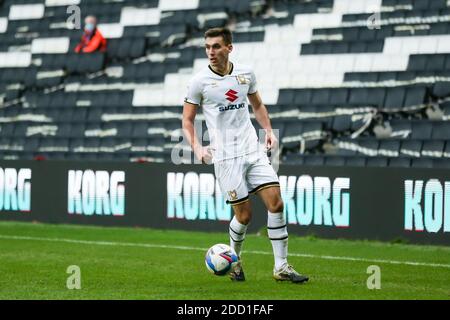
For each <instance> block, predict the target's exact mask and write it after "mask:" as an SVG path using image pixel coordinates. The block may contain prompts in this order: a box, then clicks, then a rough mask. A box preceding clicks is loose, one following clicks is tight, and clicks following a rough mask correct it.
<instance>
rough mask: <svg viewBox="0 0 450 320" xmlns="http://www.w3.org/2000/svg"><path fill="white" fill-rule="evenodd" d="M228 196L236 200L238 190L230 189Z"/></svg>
mask: <svg viewBox="0 0 450 320" xmlns="http://www.w3.org/2000/svg"><path fill="white" fill-rule="evenodd" d="M228 196H229V197H230V200H231V201H233V200H236V199H237V192H236V190H231V191H228Z"/></svg>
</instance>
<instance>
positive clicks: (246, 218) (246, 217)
mask: <svg viewBox="0 0 450 320" xmlns="http://www.w3.org/2000/svg"><path fill="white" fill-rule="evenodd" d="M236 219H237V221H238V222H239V223H241V224H245V225H247V224H249V223H250V220H251V219H252V213H251V212H248V211H243V212H240V213H239V214H237V215H236Z"/></svg>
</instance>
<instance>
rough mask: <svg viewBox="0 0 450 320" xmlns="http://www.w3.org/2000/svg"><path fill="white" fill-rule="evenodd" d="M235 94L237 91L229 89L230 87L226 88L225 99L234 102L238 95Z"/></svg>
mask: <svg viewBox="0 0 450 320" xmlns="http://www.w3.org/2000/svg"><path fill="white" fill-rule="evenodd" d="M236 94H237V92H236V91H234V90H231V89H230V90H228V92H227V93H225V95H226V96H227V100H228V101H230V102H235V101H236V99H237V98H238V96H237V95H236Z"/></svg>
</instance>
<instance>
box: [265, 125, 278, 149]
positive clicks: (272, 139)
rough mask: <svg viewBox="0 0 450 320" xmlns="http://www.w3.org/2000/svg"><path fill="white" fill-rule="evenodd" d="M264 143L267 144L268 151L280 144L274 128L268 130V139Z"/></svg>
mask: <svg viewBox="0 0 450 320" xmlns="http://www.w3.org/2000/svg"><path fill="white" fill-rule="evenodd" d="M264 145H265V146H266V149H267V151H270V150H272V149H273V148H275V147H276V146H277V145H278V139H277V137H276V136H275V134H274V133H273V131H272V130H266V139H265V142H264Z"/></svg>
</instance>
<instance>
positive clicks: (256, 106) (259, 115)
mask: <svg viewBox="0 0 450 320" xmlns="http://www.w3.org/2000/svg"><path fill="white" fill-rule="evenodd" d="M247 97H248V101H249V102H250V104H251V105H252V109H253V113H254V114H255V118H256V121H258V123H259V125H260V126H261V127H262V128H263V129H264V130H265V131H266V138H265V146H266V147H267V148H268V149H271V148H272V147H274V146H275V145H276V144H277V142H278V140H277V137H276V136H275V134H274V133H273V130H272V124H271V123H270V118H269V112H268V111H267V108H266V106H265V105H264V103H263V102H262V99H261V96H260V95H259V92H258V91H256V92H254V93H252V94H248V95H247Z"/></svg>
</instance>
